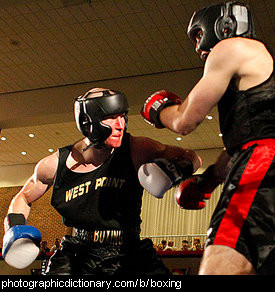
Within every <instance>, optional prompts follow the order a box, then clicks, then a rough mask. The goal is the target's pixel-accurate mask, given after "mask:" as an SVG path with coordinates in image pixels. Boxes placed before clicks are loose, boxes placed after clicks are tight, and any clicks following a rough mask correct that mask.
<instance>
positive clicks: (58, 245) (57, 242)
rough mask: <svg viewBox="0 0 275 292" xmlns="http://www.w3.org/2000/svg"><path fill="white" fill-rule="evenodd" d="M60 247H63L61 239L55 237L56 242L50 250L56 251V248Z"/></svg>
mask: <svg viewBox="0 0 275 292" xmlns="http://www.w3.org/2000/svg"><path fill="white" fill-rule="evenodd" d="M60 248H61V244H60V239H59V238H56V239H55V243H54V245H53V246H52V248H51V250H50V252H55V251H56V250H59V249H60Z"/></svg>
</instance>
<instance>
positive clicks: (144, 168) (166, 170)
mask: <svg viewBox="0 0 275 292" xmlns="http://www.w3.org/2000/svg"><path fill="white" fill-rule="evenodd" d="M193 172H194V169H193V164H192V162H191V161H190V160H189V159H187V158H185V157H183V158H181V159H179V160H167V159H165V158H158V159H155V160H153V162H150V163H146V164H143V165H141V167H140V168H139V170H138V178H139V181H140V183H141V185H142V186H143V188H144V189H145V190H147V191H148V192H149V193H150V194H151V195H153V196H154V197H156V198H158V199H161V198H163V196H164V194H165V193H166V192H167V191H168V190H169V189H170V188H171V187H173V186H175V185H177V184H178V183H179V182H180V181H181V180H182V179H183V178H186V177H189V176H190V175H192V173H193Z"/></svg>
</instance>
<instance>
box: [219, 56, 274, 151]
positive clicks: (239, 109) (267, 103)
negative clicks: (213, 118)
mask: <svg viewBox="0 0 275 292" xmlns="http://www.w3.org/2000/svg"><path fill="white" fill-rule="evenodd" d="M273 63H274V58H273ZM274 89H275V84H274V65H273V72H272V74H271V76H270V77H269V78H268V79H267V80H266V81H264V82H263V83H261V84H259V85H257V86H254V87H252V88H249V89H248V90H244V91H242V90H240V91H239V90H237V89H236V88H235V87H234V84H233V80H231V83H230V84H229V86H228V88H227V90H226V92H225V94H224V95H223V97H222V98H221V100H220V101H219V103H218V110H219V119H220V130H221V132H222V134H223V142H224V145H225V147H226V149H227V152H228V153H229V154H230V155H233V154H234V152H235V151H236V150H238V149H240V147H241V146H242V145H243V144H245V143H247V142H249V141H253V140H259V139H265V138H275V93H274Z"/></svg>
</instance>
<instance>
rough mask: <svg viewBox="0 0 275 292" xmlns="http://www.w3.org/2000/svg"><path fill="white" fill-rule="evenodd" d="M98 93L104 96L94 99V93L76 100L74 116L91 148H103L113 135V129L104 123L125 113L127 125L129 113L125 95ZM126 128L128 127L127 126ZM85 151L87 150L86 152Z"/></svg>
mask: <svg viewBox="0 0 275 292" xmlns="http://www.w3.org/2000/svg"><path fill="white" fill-rule="evenodd" d="M111 91H112V92H114V93H110V91H109V90H104V91H98V92H100V93H102V96H98V97H92V96H91V95H93V94H94V93H98V92H88V93H87V94H85V95H83V96H79V97H77V98H76V99H75V104H74V115H75V121H76V125H77V128H78V130H79V131H80V132H81V133H82V134H83V135H84V136H85V137H87V138H88V139H89V140H90V141H91V145H89V146H88V147H87V148H86V149H88V148H89V147H90V146H93V147H96V148H101V147H102V145H103V144H104V141H105V140H106V139H107V138H108V137H109V136H110V135H111V134H112V129H111V127H109V126H108V125H105V124H103V123H102V120H104V119H107V118H108V117H109V116H113V115H117V114H123V113H125V121H126V123H125V124H127V113H128V111H129V105H128V102H127V98H126V96H125V94H124V93H122V92H119V91H115V90H111ZM125 128H126V126H125ZM86 149H85V150H86Z"/></svg>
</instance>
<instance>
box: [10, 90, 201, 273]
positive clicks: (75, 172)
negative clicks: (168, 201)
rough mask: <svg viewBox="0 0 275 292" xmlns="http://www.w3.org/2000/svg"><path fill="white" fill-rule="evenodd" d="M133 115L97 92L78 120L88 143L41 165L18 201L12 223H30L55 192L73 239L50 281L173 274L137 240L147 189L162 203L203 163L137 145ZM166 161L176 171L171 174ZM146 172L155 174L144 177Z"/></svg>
mask: <svg viewBox="0 0 275 292" xmlns="http://www.w3.org/2000/svg"><path fill="white" fill-rule="evenodd" d="M127 114H128V103H127V99H126V97H125V95H124V94H123V93H121V92H118V91H114V90H108V89H102V88H94V89H91V90H89V91H88V92H87V93H86V94H84V95H83V96H80V97H78V98H77V99H76V100H75V119H76V124H77V127H78V129H79V130H80V131H81V133H82V134H83V135H84V138H83V139H81V140H79V141H77V142H76V143H74V144H73V145H69V146H65V147H62V148H60V149H59V150H58V151H57V152H56V153H54V154H52V155H50V156H48V157H45V158H43V159H42V160H41V161H40V162H39V163H38V164H37V165H36V167H35V171H34V174H33V176H32V177H31V178H30V179H29V180H28V181H27V183H26V184H25V185H24V187H23V188H22V189H21V190H20V192H19V193H18V194H17V196H16V197H15V198H14V199H13V200H12V203H11V206H10V209H9V217H8V218H9V219H12V220H13V222H15V219H16V220H17V221H16V222H19V223H20V220H21V221H22V216H23V219H24V222H25V219H27V218H28V215H29V212H30V204H31V203H32V202H34V201H36V200H38V199H39V198H40V197H41V196H43V194H44V193H45V192H46V191H47V190H48V188H49V187H50V186H51V185H53V192H52V199H51V204H52V206H53V207H54V208H55V209H56V210H57V211H58V212H59V214H61V215H62V217H63V222H64V224H65V225H66V226H69V227H73V231H74V232H73V236H65V237H64V238H63V239H62V242H61V246H62V248H61V249H60V250H58V251H56V252H55V253H54V255H53V256H52V257H51V258H50V260H49V264H48V267H47V270H46V274H48V275H167V274H169V270H168V269H167V268H166V267H165V266H164V265H163V263H162V262H161V260H160V259H159V258H158V257H157V254H156V251H155V250H154V248H153V244H152V241H151V240H148V239H145V240H140V237H139V235H140V223H141V218H140V212H141V203H142V194H143V188H144V187H146V188H148V189H149V190H150V191H151V193H154V195H155V196H156V195H158V191H159V190H160V189H159V186H160V185H161V186H163V188H162V191H165V190H168V189H169V188H170V187H172V185H173V184H174V183H178V181H179V179H185V178H186V177H188V176H190V175H191V174H192V173H193V172H195V171H196V170H197V169H198V168H199V167H200V166H201V159H200V157H199V156H197V155H196V153H195V152H194V151H192V150H187V149H183V148H180V147H176V146H169V145H164V144H161V143H159V142H157V141H154V140H152V139H149V138H146V137H133V136H132V135H130V134H129V133H127V132H126V127H127V121H128V119H127ZM156 159H161V163H159V161H158V162H157V160H156ZM165 161H166V162H167V165H169V167H171V165H173V166H174V167H172V168H171V169H169V168H165V164H163V163H164V162H165ZM157 164H159V166H158V165H157ZM147 166H148V167H150V169H151V170H152V172H150V171H148V172H146V173H145V171H143V172H141V174H142V175H143V176H142V178H141V176H138V173H140V169H142V170H144V169H147V168H146V167H147ZM148 175H154V180H153V181H154V182H156V183H155V185H154V184H151V183H150V180H149V182H148V181H146V178H147V177H148ZM150 178H151V177H150ZM163 178H165V179H163ZM163 181H164V182H163ZM167 182H168V184H167ZM166 184H167V185H166ZM156 187H157V188H156ZM24 217H25V218H24ZM14 218H15V219H14ZM17 218H19V219H20V220H19V219H17Z"/></svg>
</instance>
